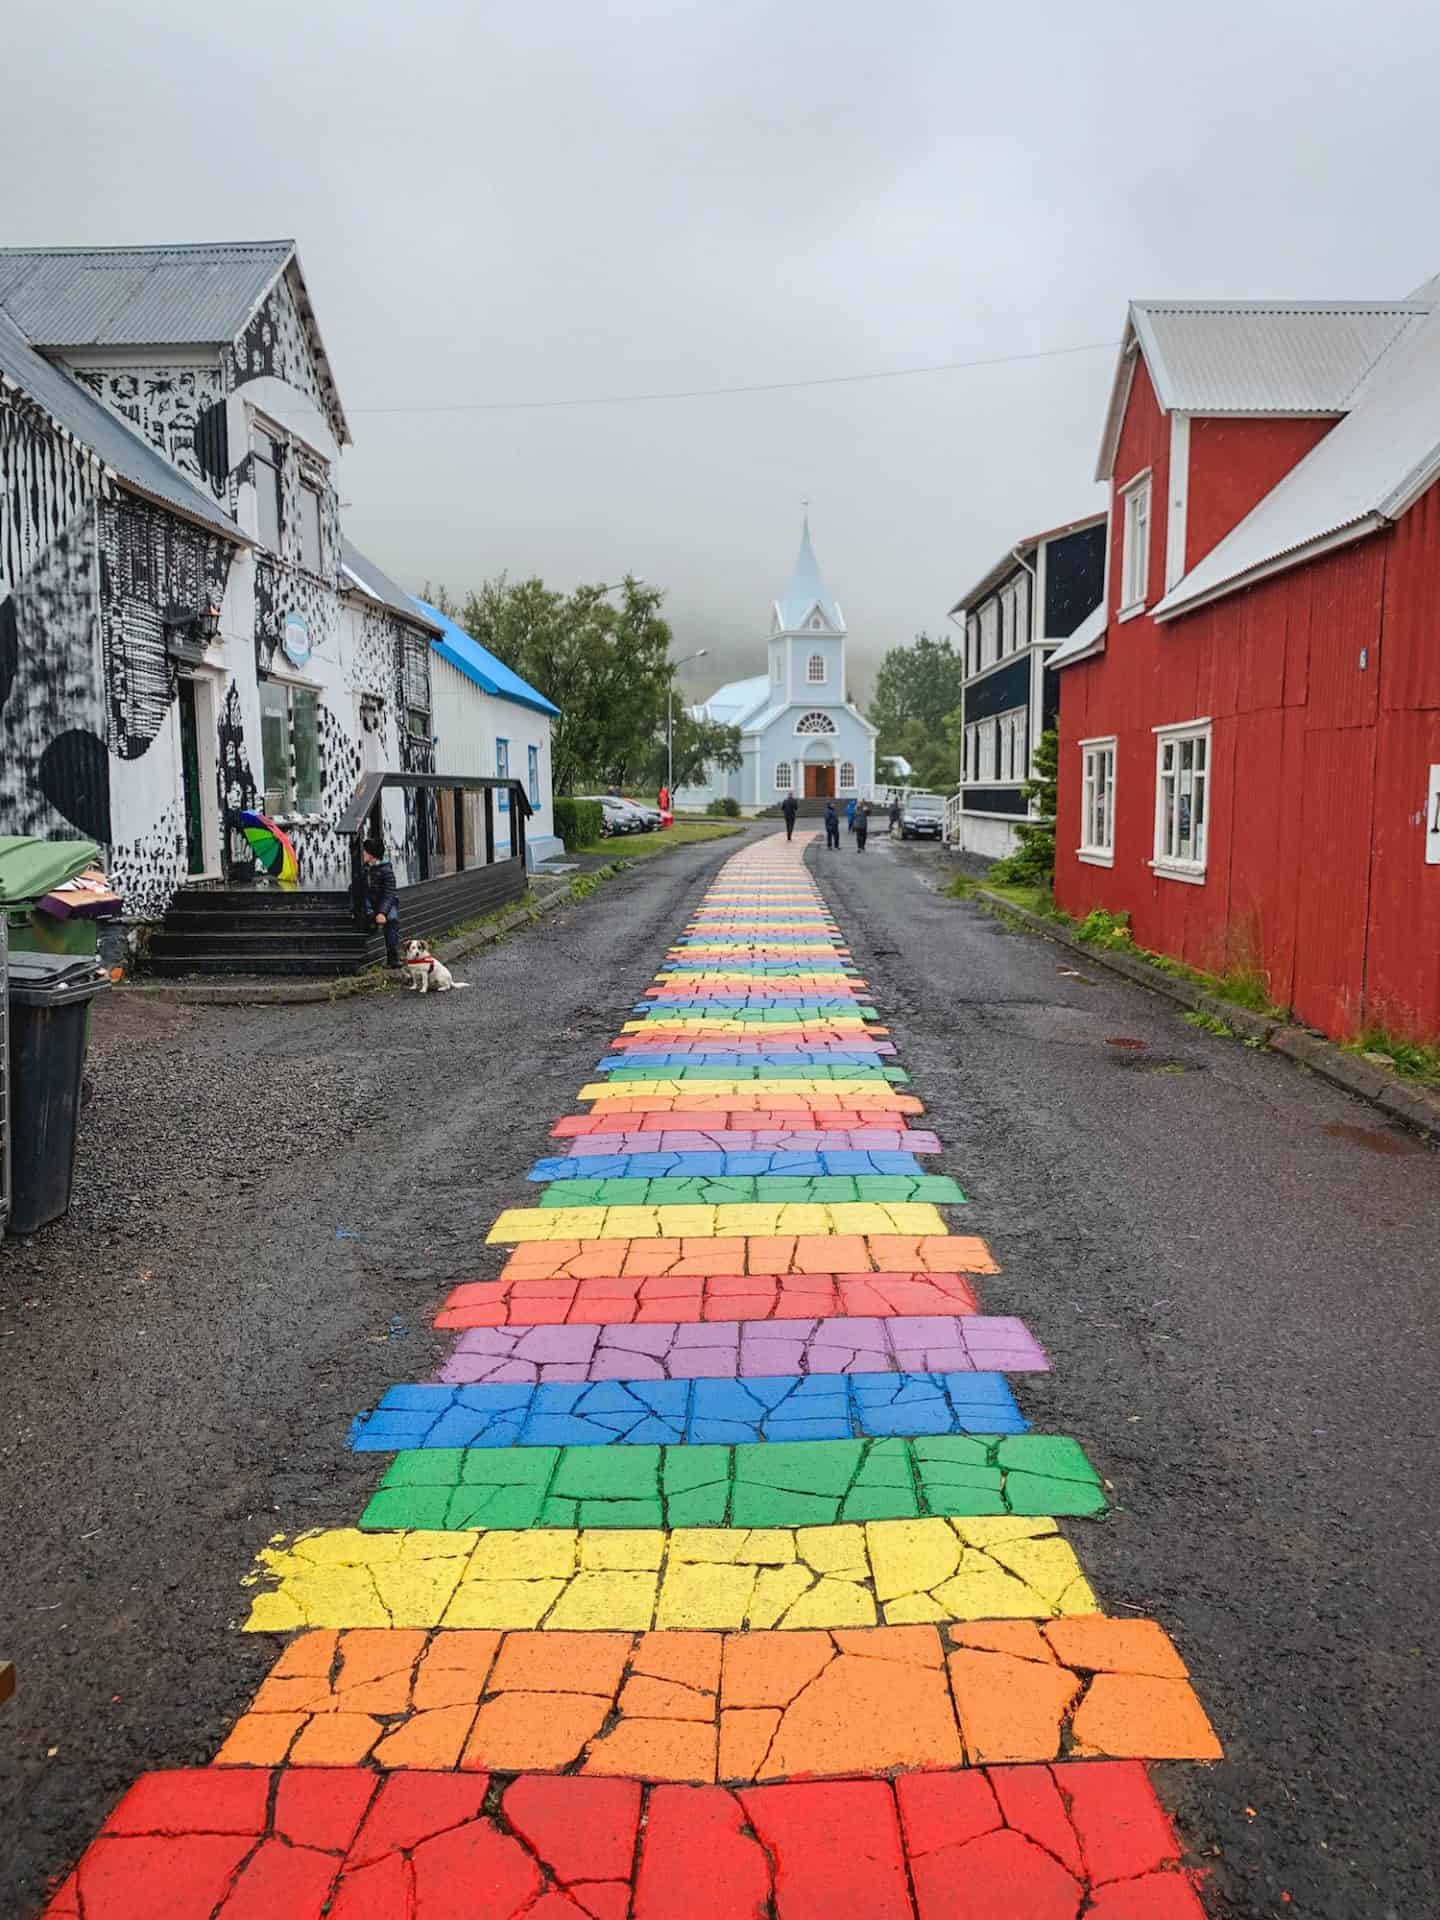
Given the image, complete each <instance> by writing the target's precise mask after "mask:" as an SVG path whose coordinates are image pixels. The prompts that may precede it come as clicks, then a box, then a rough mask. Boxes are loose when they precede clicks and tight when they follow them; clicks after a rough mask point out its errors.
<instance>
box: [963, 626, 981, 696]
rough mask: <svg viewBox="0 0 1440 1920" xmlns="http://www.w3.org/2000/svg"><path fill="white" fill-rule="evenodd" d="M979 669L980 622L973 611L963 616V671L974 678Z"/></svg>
mask: <svg viewBox="0 0 1440 1920" xmlns="http://www.w3.org/2000/svg"><path fill="white" fill-rule="evenodd" d="M979 671H980V622H979V619H978V618H977V617H976V615H975V614H973V613H967V614H966V616H965V672H966V675H967V677H968V678H970V679H972V680H973V679H974V677H975V675H976V674H977V673H978V672H979Z"/></svg>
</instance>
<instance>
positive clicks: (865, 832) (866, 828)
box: [855, 800, 870, 853]
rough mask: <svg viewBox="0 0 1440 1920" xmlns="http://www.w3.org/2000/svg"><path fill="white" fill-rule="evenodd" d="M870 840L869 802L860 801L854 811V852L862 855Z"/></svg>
mask: <svg viewBox="0 0 1440 1920" xmlns="http://www.w3.org/2000/svg"><path fill="white" fill-rule="evenodd" d="M869 838H870V802H869V801H868V800H862V801H861V802H860V804H859V806H858V807H857V808H856V809H855V851H856V852H857V853H863V852H864V851H865V842H866V841H867V840H868V839H869Z"/></svg>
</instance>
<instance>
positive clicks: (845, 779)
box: [840, 760, 856, 793]
mask: <svg viewBox="0 0 1440 1920" xmlns="http://www.w3.org/2000/svg"><path fill="white" fill-rule="evenodd" d="M855 785H856V779H855V762H854V761H853V760H842V761H841V762H840V791H841V792H842V793H848V792H850V790H851V789H852V788H853V787H854V786H855Z"/></svg>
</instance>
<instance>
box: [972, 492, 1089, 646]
mask: <svg viewBox="0 0 1440 1920" xmlns="http://www.w3.org/2000/svg"><path fill="white" fill-rule="evenodd" d="M1108 518H1109V515H1108V513H1107V511H1106V509H1105V508H1104V507H1101V508H1100V509H1099V510H1098V511H1097V512H1095V513H1087V514H1085V515H1083V516H1082V517H1081V518H1080V519H1079V520H1066V521H1065V522H1064V523H1063V524H1062V525H1061V526H1058V527H1047V528H1046V530H1045V532H1044V533H1030V534H1027V535H1026V536H1025V538H1024V539H1023V540H1017V541H1016V542H1015V544H1014V546H1013V547H1011V549H1010V551H1009V552H1008V553H1006V554H1004V555H1003V556H1002V557H1001V558H1000V559H999V560H997V561H996V562H995V564H994V566H993V567H991V569H990V571H989V572H988V573H983V574H981V576H980V578H979V579H978V580H977V581H976V582H975V585H974V586H973V587H971V588H970V590H969V591H968V592H967V593H965V594H963V595H962V596H961V598H960V599H958V600H957V601H956V602H955V604H954V606H953V607H951V609H950V611H949V613H948V614H947V615H946V618H947V619H953V618H954V617H955V615H956V614H957V613H968V612H969V611H970V609H971V607H973V606H974V605H975V603H976V602H977V601H978V600H984V599H985V598H986V597H987V596H988V595H989V594H991V593H992V592H993V591H994V590H995V588H996V587H998V586H1001V585H1003V583H1004V582H1005V581H1006V580H1008V579H1009V577H1010V575H1011V574H1012V573H1018V572H1019V571H1020V569H1021V567H1022V565H1023V564H1024V562H1023V561H1022V560H1021V559H1020V555H1021V554H1022V553H1033V552H1034V550H1035V549H1036V548H1037V547H1039V546H1041V545H1042V544H1043V543H1044V542H1045V541H1047V540H1063V539H1064V537H1065V535H1066V534H1067V533H1080V532H1083V530H1084V529H1085V528H1086V527H1098V526H1100V525H1102V524H1103V522H1104V521H1105V520H1107V519H1108Z"/></svg>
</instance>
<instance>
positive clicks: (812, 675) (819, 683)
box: [805, 653, 826, 687]
mask: <svg viewBox="0 0 1440 1920" xmlns="http://www.w3.org/2000/svg"><path fill="white" fill-rule="evenodd" d="M817 667H818V668H819V669H820V671H819V672H818V673H817V672H816V671H815V669H816V668H817ZM825 677H826V676H825V656H824V654H823V653H812V654H811V656H810V658H809V659H808V660H807V661H806V662H805V684H806V686H807V687H823V686H824V684H825Z"/></svg>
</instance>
